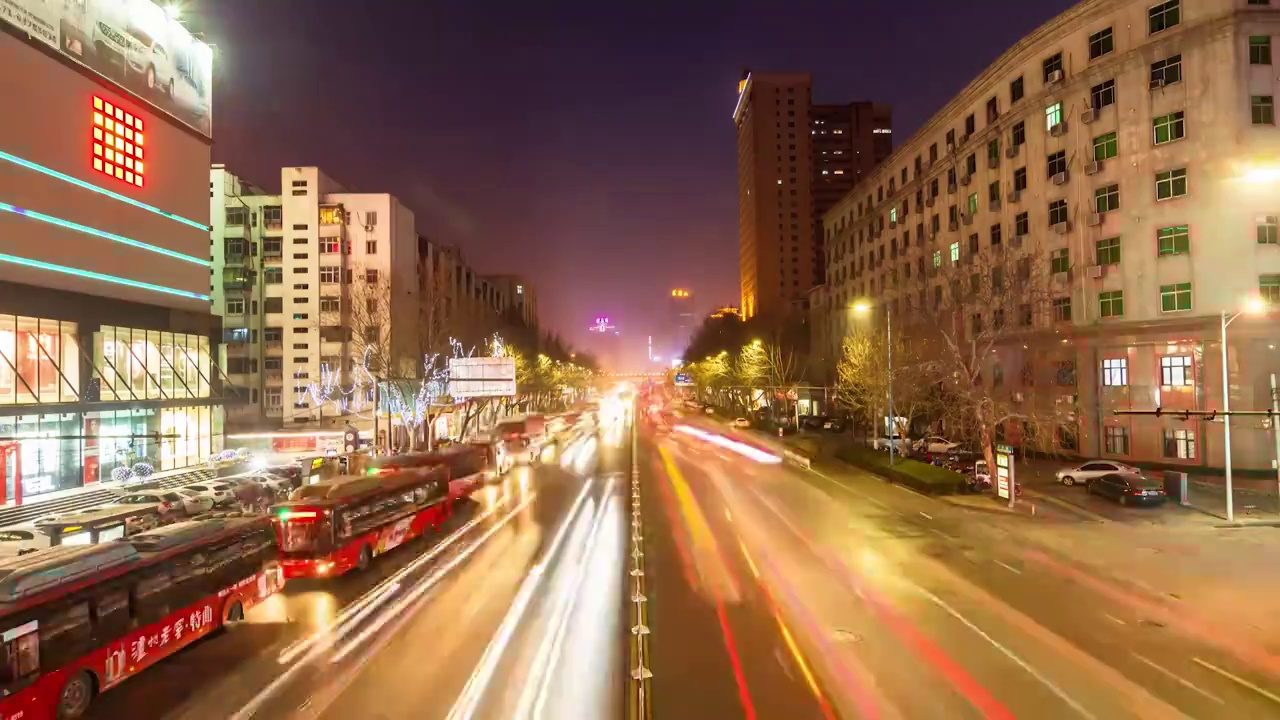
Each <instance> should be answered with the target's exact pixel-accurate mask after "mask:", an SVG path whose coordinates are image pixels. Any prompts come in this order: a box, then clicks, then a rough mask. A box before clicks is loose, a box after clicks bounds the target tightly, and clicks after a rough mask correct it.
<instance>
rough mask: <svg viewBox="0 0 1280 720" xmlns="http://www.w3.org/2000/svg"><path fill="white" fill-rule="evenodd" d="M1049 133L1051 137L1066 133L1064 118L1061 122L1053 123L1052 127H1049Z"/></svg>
mask: <svg viewBox="0 0 1280 720" xmlns="http://www.w3.org/2000/svg"><path fill="white" fill-rule="evenodd" d="M1049 134H1050V135H1052V136H1053V137H1062V136H1063V135H1066V134H1067V123H1066V121H1065V120H1064V121H1063V122H1060V123H1058V124H1057V125H1054V126H1053V127H1051V128H1049Z"/></svg>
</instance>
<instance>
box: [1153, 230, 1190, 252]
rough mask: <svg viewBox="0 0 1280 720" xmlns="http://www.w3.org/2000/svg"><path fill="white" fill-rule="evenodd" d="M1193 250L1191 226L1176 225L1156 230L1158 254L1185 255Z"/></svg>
mask: <svg viewBox="0 0 1280 720" xmlns="http://www.w3.org/2000/svg"><path fill="white" fill-rule="evenodd" d="M1188 252H1191V228H1190V227H1188V226H1186V225H1174V226H1172V227H1163V228H1160V229H1158V230H1156V255H1157V256H1161V255H1185V254H1187V253H1188Z"/></svg>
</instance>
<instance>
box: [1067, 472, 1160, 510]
mask: <svg viewBox="0 0 1280 720" xmlns="http://www.w3.org/2000/svg"><path fill="white" fill-rule="evenodd" d="M1085 491H1087V492H1088V493H1089V494H1090V495H1101V496H1102V497H1106V498H1111V499H1112V500H1115V501H1117V502H1119V503H1120V504H1121V505H1159V504H1161V503H1163V502H1164V501H1165V500H1167V499H1168V497H1166V495H1165V493H1164V483H1162V482H1161V481H1159V480H1155V479H1153V478H1149V477H1147V476H1146V475H1143V474H1142V473H1137V472H1124V473H1107V474H1106V475H1101V476H1099V477H1096V478H1094V479H1093V480H1092V481H1090V482H1089V484H1087V485H1085Z"/></svg>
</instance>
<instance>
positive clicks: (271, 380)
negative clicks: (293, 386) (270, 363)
mask: <svg viewBox="0 0 1280 720" xmlns="http://www.w3.org/2000/svg"><path fill="white" fill-rule="evenodd" d="M262 376H263V377H262V379H263V382H265V383H266V385H267V387H284V371H283V370H265V371H263V373H262Z"/></svg>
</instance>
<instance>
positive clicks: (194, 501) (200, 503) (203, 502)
mask: <svg viewBox="0 0 1280 720" xmlns="http://www.w3.org/2000/svg"><path fill="white" fill-rule="evenodd" d="M174 492H176V493H178V494H179V495H181V496H182V502H183V505H185V506H186V507H187V514H188V515H199V514H200V513H206V512H209V511H210V510H212V509H213V498H211V497H209V496H208V495H204V494H202V493H200V492H198V491H196V490H192V489H190V488H178V489H176V490H174Z"/></svg>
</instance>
